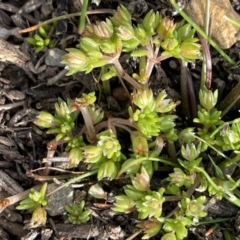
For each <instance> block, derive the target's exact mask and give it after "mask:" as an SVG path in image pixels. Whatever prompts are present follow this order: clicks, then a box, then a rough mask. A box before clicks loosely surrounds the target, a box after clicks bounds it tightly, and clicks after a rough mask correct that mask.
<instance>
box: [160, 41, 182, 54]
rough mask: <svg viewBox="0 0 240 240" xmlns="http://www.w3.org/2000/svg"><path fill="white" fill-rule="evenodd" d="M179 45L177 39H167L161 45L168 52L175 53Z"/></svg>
mask: <svg viewBox="0 0 240 240" xmlns="http://www.w3.org/2000/svg"><path fill="white" fill-rule="evenodd" d="M178 45H179V43H178V40H177V39H175V38H167V39H165V40H164V41H163V42H162V43H161V46H162V48H163V49H164V50H166V51H173V50H174V49H175V48H177V47H178Z"/></svg>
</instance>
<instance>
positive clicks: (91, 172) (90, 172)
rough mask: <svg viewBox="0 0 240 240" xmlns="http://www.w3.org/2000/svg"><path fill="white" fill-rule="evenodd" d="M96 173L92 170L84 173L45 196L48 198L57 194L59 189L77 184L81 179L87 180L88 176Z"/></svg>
mask: <svg viewBox="0 0 240 240" xmlns="http://www.w3.org/2000/svg"><path fill="white" fill-rule="evenodd" d="M97 172H98V170H93V171H89V172H87V173H84V174H82V175H80V176H78V177H75V178H73V179H71V180H69V181H68V182H66V183H64V184H63V185H61V186H60V187H58V188H56V189H55V190H54V191H52V192H50V193H48V195H47V196H49V195H51V194H53V193H55V192H57V191H58V190H60V189H62V188H64V187H67V186H69V185H70V184H72V183H76V182H79V181H80V180H82V179H84V178H87V177H90V176H92V175H95V174H97Z"/></svg>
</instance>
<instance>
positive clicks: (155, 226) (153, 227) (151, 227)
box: [137, 218, 162, 239]
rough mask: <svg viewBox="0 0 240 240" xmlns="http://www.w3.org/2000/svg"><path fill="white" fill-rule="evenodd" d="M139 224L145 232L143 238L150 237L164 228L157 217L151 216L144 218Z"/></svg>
mask: <svg viewBox="0 0 240 240" xmlns="http://www.w3.org/2000/svg"><path fill="white" fill-rule="evenodd" d="M137 226H138V227H141V228H142V229H143V231H144V233H145V234H144V236H143V237H142V239H149V238H151V237H153V236H155V235H157V234H158V233H159V232H160V230H161V228H162V223H160V222H159V221H158V220H157V219H155V218H151V219H147V220H144V221H143V222H142V223H141V224H138V225H137Z"/></svg>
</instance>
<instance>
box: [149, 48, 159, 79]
mask: <svg viewBox="0 0 240 240" xmlns="http://www.w3.org/2000/svg"><path fill="white" fill-rule="evenodd" d="M146 48H147V50H148V59H147V64H146V75H147V79H149V78H150V76H151V74H152V70H153V67H154V65H155V64H156V63H155V59H156V58H157V56H158V53H159V47H157V46H156V49H155V51H154V49H153V46H152V44H151V43H149V44H147V46H146Z"/></svg>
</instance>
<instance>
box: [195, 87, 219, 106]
mask: <svg viewBox="0 0 240 240" xmlns="http://www.w3.org/2000/svg"><path fill="white" fill-rule="evenodd" d="M199 100H200V103H201V105H202V106H203V107H204V108H205V109H207V110H211V109H212V108H213V107H214V106H215V105H216V104H217V100H218V91H217V90H215V91H214V93H213V92H212V91H211V90H207V89H204V90H202V89H200V91H199Z"/></svg>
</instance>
